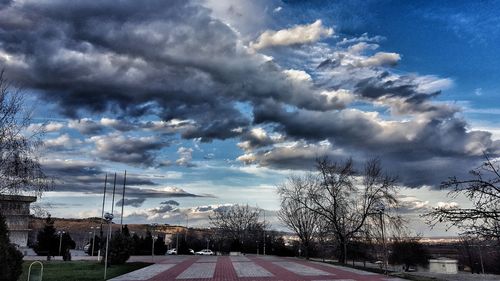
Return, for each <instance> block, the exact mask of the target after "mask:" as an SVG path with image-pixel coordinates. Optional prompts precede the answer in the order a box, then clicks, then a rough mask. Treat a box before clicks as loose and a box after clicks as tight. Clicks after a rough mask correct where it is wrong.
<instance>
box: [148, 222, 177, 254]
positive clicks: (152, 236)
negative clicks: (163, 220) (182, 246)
mask: <svg viewBox="0 0 500 281" xmlns="http://www.w3.org/2000/svg"><path fill="white" fill-rule="evenodd" d="M150 226H151V230H152V231H151V240H152V241H153V242H152V243H151V244H152V245H151V260H152V261H153V262H155V235H154V234H155V228H156V227H157V226H158V224H157V223H152V224H150ZM178 250H179V249H177V251H178Z"/></svg>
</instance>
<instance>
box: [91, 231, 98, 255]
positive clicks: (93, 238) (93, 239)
mask: <svg viewBox="0 0 500 281" xmlns="http://www.w3.org/2000/svg"><path fill="white" fill-rule="evenodd" d="M90 229H92V230H93V236H92V255H91V256H92V257H93V256H94V245H95V230H96V229H100V227H99V226H96V227H94V226H91V227H90Z"/></svg>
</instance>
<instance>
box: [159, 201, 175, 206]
mask: <svg viewBox="0 0 500 281" xmlns="http://www.w3.org/2000/svg"><path fill="white" fill-rule="evenodd" d="M160 204H164V205H172V206H179V202H177V201H175V200H167V201H163V202H161V203H160Z"/></svg>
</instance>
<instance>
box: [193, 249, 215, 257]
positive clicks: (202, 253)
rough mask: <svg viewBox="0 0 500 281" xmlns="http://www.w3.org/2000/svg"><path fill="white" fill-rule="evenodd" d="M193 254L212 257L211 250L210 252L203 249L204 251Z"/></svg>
mask: <svg viewBox="0 0 500 281" xmlns="http://www.w3.org/2000/svg"><path fill="white" fill-rule="evenodd" d="M195 254H196V255H200V256H213V255H214V252H212V250H210V249H205V250H201V251H199V252H196V253H195Z"/></svg>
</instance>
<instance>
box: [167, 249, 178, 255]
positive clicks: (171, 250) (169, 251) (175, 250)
mask: <svg viewBox="0 0 500 281" xmlns="http://www.w3.org/2000/svg"><path fill="white" fill-rule="evenodd" d="M167 255H177V249H176V248H173V249H170V250H168V251H167Z"/></svg>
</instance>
